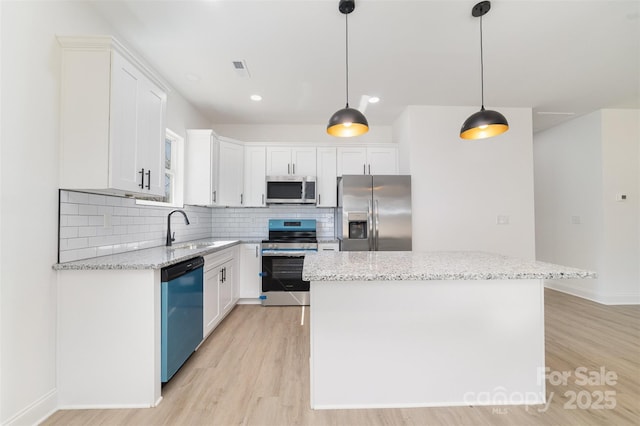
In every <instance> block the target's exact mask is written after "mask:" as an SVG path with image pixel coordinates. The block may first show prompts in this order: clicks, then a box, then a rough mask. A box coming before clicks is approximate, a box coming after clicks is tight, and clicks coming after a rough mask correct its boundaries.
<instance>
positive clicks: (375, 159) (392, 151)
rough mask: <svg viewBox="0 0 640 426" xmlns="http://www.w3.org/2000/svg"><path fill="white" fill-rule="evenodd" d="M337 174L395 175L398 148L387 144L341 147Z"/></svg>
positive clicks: (396, 171) (338, 154)
mask: <svg viewBox="0 0 640 426" xmlns="http://www.w3.org/2000/svg"><path fill="white" fill-rule="evenodd" d="M337 156H338V158H337V175H338V176H342V175H363V174H365V175H394V174H397V173H398V149H397V148H396V147H386V146H380V147H377V146H368V147H339V148H338V152H337Z"/></svg>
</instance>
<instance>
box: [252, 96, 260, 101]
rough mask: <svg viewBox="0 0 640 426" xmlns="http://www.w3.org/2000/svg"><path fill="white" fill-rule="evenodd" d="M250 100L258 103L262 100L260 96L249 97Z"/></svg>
mask: <svg viewBox="0 0 640 426" xmlns="http://www.w3.org/2000/svg"><path fill="white" fill-rule="evenodd" d="M251 100H252V101H254V102H260V101H261V100H262V96H260V95H251Z"/></svg>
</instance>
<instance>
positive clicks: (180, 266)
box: [160, 257, 204, 382]
mask: <svg viewBox="0 0 640 426" xmlns="http://www.w3.org/2000/svg"><path fill="white" fill-rule="evenodd" d="M203 265H204V258H202V257H196V258H193V259H190V260H187V261H184V262H180V263H176V264H175V265H171V266H167V267H166V268H162V270H161V273H160V274H161V278H162V282H161V284H160V286H161V370H162V371H161V378H162V382H168V381H169V379H171V377H173V375H174V374H175V373H176V372H177V371H178V370H179V369H180V367H181V366H182V364H184V362H185V361H186V360H187V359H188V358H189V357H190V356H191V354H192V353H193V352H194V351H195V350H196V347H198V345H199V344H200V342H202V281H203V280H202V271H203Z"/></svg>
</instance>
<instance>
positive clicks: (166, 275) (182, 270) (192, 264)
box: [160, 256, 204, 282]
mask: <svg viewBox="0 0 640 426" xmlns="http://www.w3.org/2000/svg"><path fill="white" fill-rule="evenodd" d="M203 266H204V258H203V257H202V256H199V257H194V258H193V259H189V260H185V261H183V262H180V263H176V264H174V265H170V266H167V267H166V268H162V270H161V271H160V276H161V278H162V282H169V281H171V280H173V279H176V278H178V277H181V276H183V275H185V274H188V273H189V272H191V271H193V270H195V269H198V268H202V267H203Z"/></svg>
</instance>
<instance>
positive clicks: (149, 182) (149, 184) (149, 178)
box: [147, 170, 151, 190]
mask: <svg viewBox="0 0 640 426" xmlns="http://www.w3.org/2000/svg"><path fill="white" fill-rule="evenodd" d="M147 189H149V190H150V189H151V170H149V171H148V172H147Z"/></svg>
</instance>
